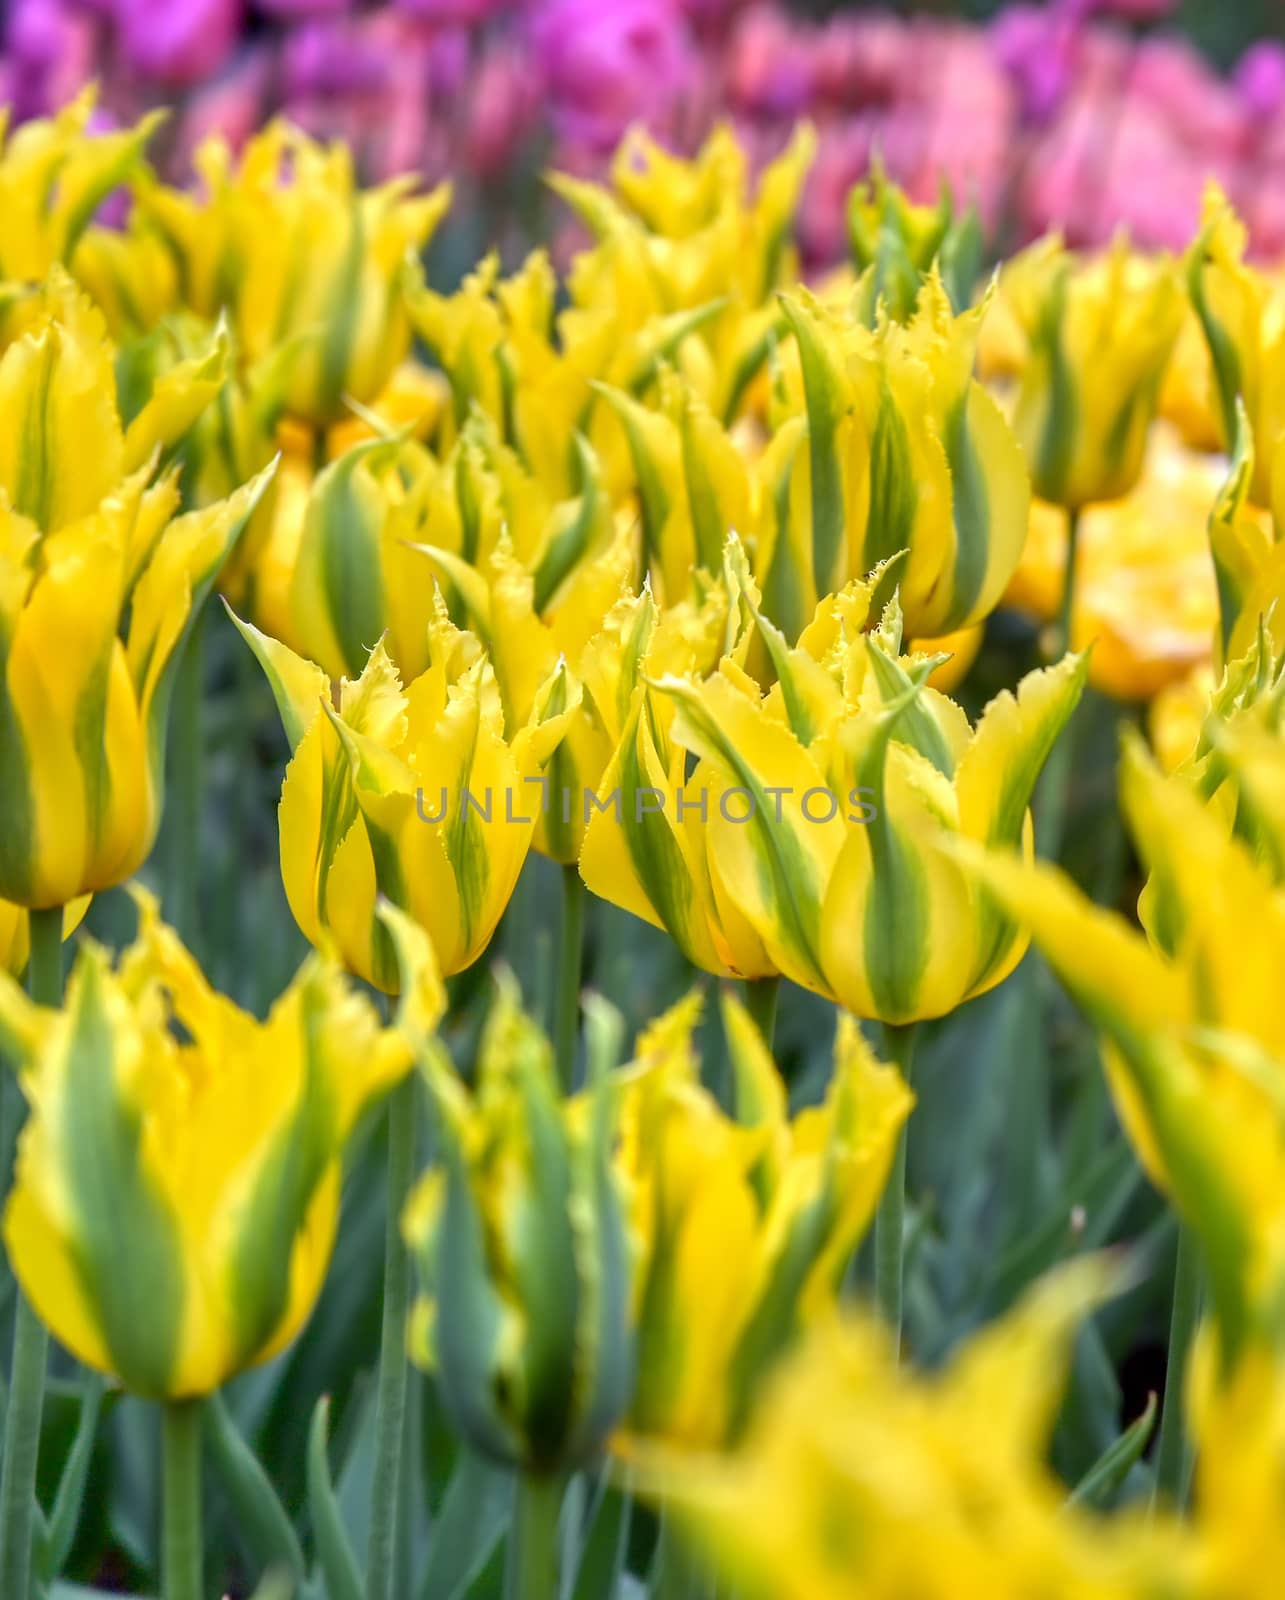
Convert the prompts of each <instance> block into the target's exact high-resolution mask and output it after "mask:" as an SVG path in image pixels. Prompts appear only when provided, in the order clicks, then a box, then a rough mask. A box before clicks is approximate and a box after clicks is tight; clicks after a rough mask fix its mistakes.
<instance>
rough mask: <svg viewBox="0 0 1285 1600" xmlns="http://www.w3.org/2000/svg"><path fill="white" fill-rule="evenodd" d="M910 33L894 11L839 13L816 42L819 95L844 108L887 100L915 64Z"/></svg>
mask: <svg viewBox="0 0 1285 1600" xmlns="http://www.w3.org/2000/svg"><path fill="white" fill-rule="evenodd" d="M909 38H910V33H909V30H908V29H907V27H906V25H905V23H903V22H901V21H899V20H898V18H896V17H893V16H885V15H880V14H878V13H876V14H875V15H873V16H868V17H849V16H842V15H841V16H837V17H835V18H834V19H833V20H832V21H830V22H828V23H827V24H826V25H825V27H823V28H821V29H819V30H818V31H817V34H816V38H815V40H814V42H813V45H812V87H813V93H814V95H815V98H816V100H818V101H822V102H825V103H826V104H828V105H833V106H836V107H840V108H849V107H852V108H855V107H858V106H869V105H880V104H888V103H889V102H891V101H892V100H893V99H894V98H895V96H896V93H897V90H898V87H899V85H900V83H901V81H902V78H903V76H904V74H905V73H906V72H907V70H908V69H909V67H910V65H911V63H910V58H909V52H908V51H907V48H906V46H907V42H908V40H909Z"/></svg>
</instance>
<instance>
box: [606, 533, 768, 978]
mask: <svg viewBox="0 0 1285 1600" xmlns="http://www.w3.org/2000/svg"><path fill="white" fill-rule="evenodd" d="M733 562H739V563H740V564H741V565H742V566H743V557H742V556H740V553H739V549H736V551H735V555H734V557H733V558H732V562H729V576H730V577H731V578H732V579H733V582H732V583H731V584H729V585H727V586H723V585H720V586H717V587H712V588H711V589H710V591H709V593H708V594H707V595H706V596H705V598H704V599H703V601H702V603H701V604H700V605H699V606H696V605H693V604H684V605H680V606H675V607H671V608H667V609H665V610H659V609H658V608H657V606H656V603H655V600H654V599H653V597H652V594H651V591H650V589H645V590H644V591H643V593H642V594H641V595H639V596H637V597H632V598H629V599H625V600H621V601H620V603H619V604H618V605H617V606H616V607H615V608H614V610H613V612H612V614H611V615H610V616H609V617H608V619H607V622H606V624H605V626H604V628H603V630H602V633H601V634H600V635H599V636H598V637H596V638H595V639H594V640H593V641H591V643H590V645H589V648H588V650H587V652H586V654H585V657H584V658H582V663H581V671H582V673H583V678H584V683H585V689H586V694H587V697H588V699H589V702H590V704H591V706H592V707H593V710H594V712H595V713H596V716H597V720H598V723H599V725H600V726H601V727H602V728H603V729H604V730H605V731H606V733H607V737H608V742H609V748H610V751H611V758H610V761H609V762H608V763H607V766H606V768H605V770H604V771H603V772H602V774H601V780H600V782H599V783H598V785H597V791H596V793H593V794H591V795H590V797H588V798H587V799H586V800H585V801H584V811H583V822H584V824H585V826H584V841H583V845H582V848H581V851H580V874H581V876H582V877H583V879H584V881H585V883H586V884H587V885H588V887H589V889H590V890H591V891H592V892H593V893H594V894H596V895H598V896H600V897H601V898H602V899H604V900H608V901H610V902H611V903H612V904H614V905H618V906H621V907H623V908H624V909H625V910H626V911H629V912H632V913H633V915H634V916H637V917H641V918H642V919H643V920H644V921H647V922H650V923H652V924H653V925H654V926H656V927H658V928H663V929H665V931H666V932H667V933H668V934H669V935H670V937H671V938H672V939H673V940H674V942H675V943H676V944H677V946H678V948H679V949H680V950H681V951H682V953H683V955H684V956H685V957H686V958H687V960H689V961H691V962H692V963H693V964H694V965H695V966H698V967H700V968H702V969H703V970H704V971H706V972H713V973H717V974H719V975H721V976H724V977H746V978H750V977H767V976H770V975H771V974H773V973H775V972H776V971H777V970H778V969H777V968H776V966H775V964H774V963H773V960H772V958H771V956H770V955H769V953H768V951H767V949H766V948H765V946H764V944H763V941H762V940H761V939H760V938H759V936H758V935H757V934H756V933H755V931H754V929H753V928H752V927H751V926H750V924H749V923H748V922H747V921H746V920H745V918H744V917H743V916H742V915H741V914H740V913H739V912H738V911H737V910H736V908H735V907H734V906H733V905H732V903H731V902H730V901H729V900H728V899H727V898H726V896H723V895H720V893H719V892H718V880H717V879H716V877H715V876H714V875H713V873H712V871H711V863H710V859H709V851H710V849H711V840H712V835H711V831H710V815H711V812H710V807H711V806H712V805H714V804H716V802H717V796H716V795H711V794H710V792H709V786H708V784H707V783H706V781H705V779H704V777H703V775H702V774H701V773H700V772H697V773H696V774H693V775H692V776H691V777H690V778H689V777H688V776H687V775H686V767H687V753H686V751H685V750H684V749H683V748H682V747H681V746H680V745H678V744H677V743H676V742H675V740H674V738H673V736H672V726H673V721H674V708H673V705H672V703H671V702H670V701H668V700H667V699H666V698H665V697H664V696H661V695H658V694H656V693H655V692H654V690H653V689H652V688H651V687H650V682H652V681H655V680H662V679H664V678H665V677H666V676H667V675H670V674H686V673H702V674H703V673H705V672H708V671H710V670H711V669H712V668H713V666H714V665H715V663H716V662H717V660H718V657H719V654H720V653H721V651H723V650H730V651H731V652H732V653H733V654H734V655H736V656H740V657H743V655H744V653H745V650H746V647H747V644H748V642H749V641H748V639H747V638H746V636H745V634H744V631H743V629H742V628H741V626H740V620H739V606H738V603H737V600H736V598H735V597H736V593H737V591H736V588H735V582H736V575H735V570H734V566H733Z"/></svg>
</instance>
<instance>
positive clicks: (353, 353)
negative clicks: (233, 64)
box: [138, 122, 450, 428]
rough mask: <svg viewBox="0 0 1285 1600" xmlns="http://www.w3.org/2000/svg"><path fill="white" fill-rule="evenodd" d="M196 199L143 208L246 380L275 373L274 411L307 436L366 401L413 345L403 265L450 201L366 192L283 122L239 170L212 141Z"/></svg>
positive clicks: (347, 163) (401, 187)
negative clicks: (248, 371) (243, 365)
mask: <svg viewBox="0 0 1285 1600" xmlns="http://www.w3.org/2000/svg"><path fill="white" fill-rule="evenodd" d="M196 167H197V171H198V173H199V174H200V177H201V180H202V192H200V193H188V192H186V191H183V190H178V189H170V188H166V187H164V186H161V185H150V186H147V187H145V188H143V189H142V190H141V191H140V194H139V197H138V203H139V205H140V206H141V208H142V210H143V213H144V215H145V216H146V218H147V219H148V221H149V222H150V223H151V224H152V225H153V226H154V227H155V228H157V229H158V230H159V231H160V233H161V234H162V236H163V237H164V238H165V240H166V241H167V243H168V244H169V246H170V248H171V249H172V251H173V253H174V255H175V258H176V260H177V261H178V263H179V276H180V285H181V291H182V294H183V297H184V300H185V302H186V303H187V304H188V305H189V306H190V307H191V308H192V309H193V310H195V311H197V312H199V313H200V314H201V315H203V316H207V317H213V316H216V315H217V314H218V313H219V312H220V311H222V310H225V311H227V313H228V314H229V316H230V318H231V321H232V326H233V329H234V331H235V333H236V335H237V340H238V346H239V348H240V350H241V351H242V353H243V355H244V358H245V360H246V361H247V362H248V363H249V364H250V366H251V367H264V366H269V365H270V366H271V368H272V369H273V371H274V373H275V374H276V378H277V381H278V382H279V384H280V389H281V399H282V405H283V408H284V410H285V411H287V412H288V413H289V414H290V415H292V416H294V417H297V418H300V419H301V420H303V421H305V422H307V423H308V424H309V425H310V426H312V427H314V428H325V427H328V426H329V425H330V424H332V423H333V422H335V421H337V420H338V419H339V418H340V417H341V416H343V415H344V402H345V399H346V397H352V398H354V399H356V400H358V401H363V402H365V401H370V400H372V399H373V398H374V397H375V396H376V395H377V394H378V393H379V391H380V390H381V389H382V388H383V387H384V385H385V383H387V381H388V379H389V377H390V375H391V374H392V372H393V371H394V370H395V368H396V367H397V365H398V363H399V362H401V361H402V359H403V358H404V357H405V355H406V352H407V349H408V347H409V343H410V324H409V322H408V320H407V317H406V312H405V308H404V305H403V299H402V288H401V281H402V266H403V258H404V257H405V255H406V253H407V252H408V251H411V250H420V249H422V248H423V247H424V245H425V244H426V243H427V241H428V239H429V237H430V235H431V234H432V232H433V230H434V228H435V227H436V226H437V224H438V223H439V222H440V220H441V218H442V217H443V215H444V214H445V212H446V208H447V206H448V204H449V202H450V191H449V188H447V187H446V186H442V187H439V188H438V189H435V190H434V191H433V192H432V193H431V194H428V195H422V196H419V195H415V194H413V193H412V192H411V191H412V190H413V188H414V180H413V179H409V178H397V179H394V180H392V181H391V182H389V183H386V184H384V185H382V186H381V187H379V188H376V189H361V188H359V187H358V185H357V181H356V178H355V175H354V173H353V166H352V155H351V152H350V151H348V150H347V148H346V147H345V146H343V145H339V144H335V145H332V146H330V147H328V148H326V147H323V146H321V145H319V144H317V143H315V142H314V141H313V140H311V139H309V138H308V137H307V136H306V135H305V134H303V133H302V132H300V131H299V130H298V129H295V128H292V127H290V126H289V125H288V124H286V123H284V122H275V123H273V124H272V125H271V126H270V127H268V128H266V129H265V130H264V131H263V132H262V133H260V134H258V135H256V137H255V138H253V139H252V140H251V141H250V142H249V144H248V145H247V146H246V148H245V151H244V152H243V153H242V155H241V157H240V160H239V162H237V163H235V164H234V163H233V160H232V157H231V153H230V152H229V150H228V148H227V146H226V145H225V144H224V143H222V141H220V140H217V139H216V140H211V141H209V142H208V143H206V144H205V145H203V146H202V147H201V149H200V151H198V153H197V156H196Z"/></svg>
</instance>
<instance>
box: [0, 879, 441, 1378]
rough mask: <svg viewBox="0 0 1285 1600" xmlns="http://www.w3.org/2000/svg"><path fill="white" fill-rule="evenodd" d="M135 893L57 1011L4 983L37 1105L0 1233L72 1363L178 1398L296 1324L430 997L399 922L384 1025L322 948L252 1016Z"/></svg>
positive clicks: (436, 1009) (16, 1053)
mask: <svg viewBox="0 0 1285 1600" xmlns="http://www.w3.org/2000/svg"><path fill="white" fill-rule="evenodd" d="M137 899H138V901H139V904H140V912H141V919H140V928H139V934H138V938H137V941H136V942H135V943H134V944H133V945H131V946H130V947H129V948H128V949H127V950H126V951H125V952H124V953H123V954H122V955H121V956H120V958H119V960H118V961H117V963H116V965H115V966H114V967H113V965H112V962H111V960H110V958H109V956H108V954H107V952H106V951H104V950H102V949H101V948H99V947H98V946H97V945H96V944H93V943H92V942H87V943H85V944H82V946H81V950H80V954H79V956H78V959H77V963H76V966H75V968H74V970H73V972H72V976H71V980H70V983H69V985H68V990H67V997H66V1002H65V1005H64V1006H63V1008H62V1009H61V1010H57V1011H55V1010H47V1009H45V1008H44V1007H41V1006H37V1005H35V1004H33V1003H32V1002H31V1001H30V1000H28V999H27V997H26V996H25V995H24V994H23V992H22V990H21V989H20V988H19V987H18V986H17V984H16V983H14V982H13V980H12V979H10V978H8V977H4V976H0V1040H2V1041H3V1044H4V1046H5V1049H6V1053H7V1054H9V1055H10V1056H11V1057H13V1058H16V1059H17V1060H18V1061H19V1063H20V1064H21V1073H22V1086H23V1090H24V1092H25V1094H26V1096H27V1099H28V1100H29V1102H30V1104H31V1117H30V1120H29V1121H28V1123H27V1125H26V1128H25V1130H24V1132H23V1134H22V1138H21V1142H20V1145H19V1151H18V1162H17V1168H16V1173H15V1182H14V1188H13V1192H12V1194H11V1195H10V1198H9V1202H8V1205H7V1207H6V1210H5V1217H4V1242H5V1247H6V1249H7V1251H8V1257H9V1260H10V1262H11V1263H12V1264H13V1269H14V1272H15V1274H16V1276H17V1278H18V1281H19V1283H20V1284H21V1285H22V1288H23V1292H24V1293H25V1294H26V1295H27V1297H28V1298H29V1299H30V1301H31V1303H32V1304H33V1305H34V1307H35V1308H36V1311H37V1312H38V1314H39V1315H40V1317H41V1318H42V1320H43V1321H44V1322H46V1323H47V1324H48V1326H49V1327H50V1329H51V1330H52V1331H53V1333H54V1334H55V1335H56V1337H57V1338H58V1340H59V1341H60V1342H61V1343H62V1344H63V1345H65V1346H66V1348H67V1349H69V1350H70V1351H72V1353H73V1354H74V1355H75V1356H76V1357H77V1358H78V1359H79V1360H81V1361H83V1362H85V1363H86V1365H88V1366H91V1367H94V1368H96V1369H97V1370H99V1371H101V1372H105V1373H109V1374H111V1375H113V1376H115V1377H116V1378H118V1379H119V1380H120V1382H121V1383H122V1384H124V1385H125V1387H126V1388H128V1389H130V1390H132V1391H134V1392H135V1393H137V1394H140V1395H144V1396H147V1397H149V1398H155V1399H178V1398H182V1397H186V1396H191V1395H200V1394H206V1393H209V1392H210V1391H212V1390H214V1389H216V1388H217V1387H218V1386H219V1385H220V1384H221V1383H223V1382H224V1381H225V1380H226V1379H228V1378H230V1377H232V1376H233V1375H234V1374H235V1373H237V1372H240V1371H242V1370H243V1369H244V1368H246V1367H248V1366H250V1365H252V1364H255V1363H257V1362H261V1361H266V1360H268V1359H269V1358H270V1357H271V1356H272V1355H274V1354H275V1353H276V1352H278V1351H279V1350H281V1349H282V1348H283V1347H284V1346H285V1345H287V1344H288V1343H289V1342H290V1340H291V1339H293V1338H294V1336H295V1335H296V1334H297V1333H298V1331H299V1329H300V1328H301V1327H302V1325H303V1323H304V1322H305V1321H306V1319H307V1317H308V1315H309V1313H310V1312H311V1309H312V1306H313V1303H314V1301H315V1300H316V1297H317V1294H318V1292H319V1290H320V1288H321V1282H322V1279H323V1277H324V1275H325V1271H326V1267H327V1264H328V1262H329V1259H330V1251H331V1246H332V1244H333V1241H334V1236H335V1230H336V1228H337V1226H338V1220H339V1190H340V1169H341V1158H342V1154H343V1148H344V1144H345V1142H346V1140H347V1138H348V1135H349V1133H350V1131H351V1130H352V1128H353V1126H354V1125H355V1123H356V1121H357V1119H358V1118H359V1117H360V1116H361V1115H362V1113H363V1111H364V1110H365V1109H366V1107H368V1106H369V1105H370V1104H371V1103H372V1102H373V1101H374V1100H375V1099H376V1098H377V1097H378V1096H380V1095H382V1094H384V1093H385V1092H386V1091H387V1090H388V1089H390V1088H391V1087H392V1086H393V1084H395V1083H396V1082H398V1081H399V1080H400V1079H401V1078H403V1077H404V1076H405V1075H406V1073H407V1072H408V1071H409V1070H410V1069H411V1065H412V1062H413V1059H414V1055H415V1053H416V1051H417V1050H418V1049H419V1048H420V1047H421V1046H422V1044H423V1037H422V1035H423V1032H424V1030H425V1029H431V1027H432V1026H433V1025H434V1024H435V1022H436V1020H437V1017H438V1016H439V1015H440V1014H441V1010H442V1007H443V992H442V988H441V984H440V980H439V979H438V977H437V974H436V969H435V967H434V966H433V963H432V959H431V953H430V951H429V949H428V945H427V941H426V940H425V939H424V937H423V935H422V934H420V933H419V932H418V930H416V929H415V928H414V927H412V926H411V925H409V924H408V923H407V922H406V921H405V919H403V918H399V917H397V916H396V914H395V913H394V914H392V915H390V917H389V919H388V923H387V927H388V931H389V937H390V939H391V940H392V942H393V944H394V946H395V948H396V949H397V951H398V955H399V959H400V961H401V962H402V966H403V992H404V993H405V994H406V995H407V996H408V999H407V1001H406V1002H405V1004H404V1006H403V1008H402V1011H401V1013H400V1014H399V1023H398V1025H397V1026H394V1027H389V1028H383V1027H381V1025H380V1022H379V1019H378V1016H377V1014H376V1012H375V1009H374V1007H373V1006H372V1005H371V1004H370V1002H369V1001H368V1000H367V999H364V998H362V997H361V996H359V995H358V994H356V993H355V992H354V991H353V990H352V988H351V987H350V986H349V984H348V983H347V981H346V980H345V979H344V977H343V975H342V973H341V971H340V969H339V967H338V965H337V963H336V962H334V960H333V959H330V958H322V957H315V956H314V957H312V958H310V959H309V961H308V962H307V963H306V965H305V966H304V967H303V968H302V969H301V971H300V972H299V974H298V976H297V977H296V978H295V980H294V982H293V983H292V984H291V986H290V987H289V989H287V990H286V992H285V993H284V994H283V995H282V996H281V998H280V999H279V1000H278V1001H277V1003H276V1004H275V1006H274V1007H273V1008H272V1010H271V1012H270V1013H269V1015H268V1018H267V1020H266V1021H265V1022H259V1021H256V1019H255V1018H254V1017H252V1016H250V1015H249V1014H247V1013H246V1012H243V1011H241V1010H239V1009H238V1008H237V1007H236V1006H234V1005H233V1004H232V1003H231V1001H229V1000H227V999H225V998H224V997H223V996H222V995H219V994H216V993H215V992H214V991H213V990H212V989H211V988H210V987H209V986H208V984H207V983H206V981H205V979H204V977H203V976H202V974H201V971H200V969H199V967H198V966H197V964H196V962H195V961H194V960H193V958H192V957H191V956H190V955H189V954H188V952H187V951H186V950H185V949H184V947H183V945H182V944H181V942H180V941H179V939H178V936H177V935H176V934H175V933H174V932H173V931H172V930H171V929H170V928H168V927H166V926H165V925H164V924H163V923H161V922H160V921H159V919H158V916H157V911H156V905H155V903H154V901H153V900H152V899H151V898H150V897H149V896H147V895H145V894H143V893H142V892H141V891H140V892H138V893H137Z"/></svg>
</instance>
